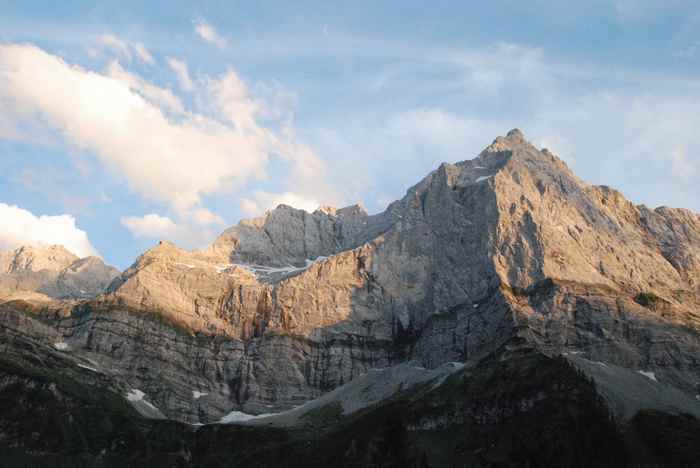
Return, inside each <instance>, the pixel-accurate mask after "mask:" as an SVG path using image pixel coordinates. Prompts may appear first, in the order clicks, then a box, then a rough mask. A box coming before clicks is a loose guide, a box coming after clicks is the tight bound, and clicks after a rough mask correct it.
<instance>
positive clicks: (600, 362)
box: [595, 361, 608, 367]
mask: <svg viewBox="0 0 700 468" xmlns="http://www.w3.org/2000/svg"><path fill="white" fill-rule="evenodd" d="M595 363H596V364H598V365H599V366H603V367H608V365H607V364H605V363H604V362H603V361H596V362H595Z"/></svg>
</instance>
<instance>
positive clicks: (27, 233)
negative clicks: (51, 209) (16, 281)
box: [0, 203, 98, 257]
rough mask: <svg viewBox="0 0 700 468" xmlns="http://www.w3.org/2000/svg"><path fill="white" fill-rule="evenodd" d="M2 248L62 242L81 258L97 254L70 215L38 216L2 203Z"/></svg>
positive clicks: (0, 238) (0, 216) (0, 205)
mask: <svg viewBox="0 0 700 468" xmlns="http://www.w3.org/2000/svg"><path fill="white" fill-rule="evenodd" d="M0 219H2V222H1V223H0V250H12V249H16V248H17V247H21V246H23V245H52V244H60V245H63V246H64V247H65V248H66V249H68V250H70V251H71V252H73V253H74V254H76V255H78V256H79V257H87V256H90V255H98V253H97V250H95V248H94V247H93V246H92V244H90V241H89V239H88V236H87V233H86V232H85V231H83V230H81V229H78V227H77V226H76V224H75V218H74V217H72V216H70V215H65V214H64V215H56V216H48V215H41V216H36V215H34V214H33V213H31V212H30V211H27V210H24V209H22V208H20V207H18V206H14V205H6V204H5V203H0Z"/></svg>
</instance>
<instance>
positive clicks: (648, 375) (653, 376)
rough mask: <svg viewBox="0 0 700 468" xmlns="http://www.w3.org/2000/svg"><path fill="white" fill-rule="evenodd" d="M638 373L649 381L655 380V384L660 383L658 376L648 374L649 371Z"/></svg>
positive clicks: (651, 373)
mask: <svg viewBox="0 0 700 468" xmlns="http://www.w3.org/2000/svg"><path fill="white" fill-rule="evenodd" d="M637 373H639V374H642V375H643V376H644V377H646V378H647V379H651V380H653V381H654V382H658V380H656V374H654V373H653V372H647V371H643V370H638V371H637Z"/></svg>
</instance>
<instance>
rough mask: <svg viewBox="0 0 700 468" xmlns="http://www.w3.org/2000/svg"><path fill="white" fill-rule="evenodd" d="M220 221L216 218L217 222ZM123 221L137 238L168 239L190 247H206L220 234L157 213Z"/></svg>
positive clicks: (131, 217) (127, 218)
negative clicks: (177, 221)
mask: <svg viewBox="0 0 700 468" xmlns="http://www.w3.org/2000/svg"><path fill="white" fill-rule="evenodd" d="M209 214H210V215H212V216H214V217H216V215H213V214H211V213H209ZM218 221H219V220H218V219H215V224H218ZM121 223H122V225H123V226H124V227H126V228H127V229H128V230H129V231H130V232H131V234H132V235H133V236H134V237H136V238H143V239H158V240H167V241H171V242H173V243H175V244H177V245H179V246H182V247H184V248H188V249H202V248H205V247H206V246H207V245H209V243H210V242H211V241H212V240H213V239H214V238H216V235H217V234H218V231H217V230H214V229H209V228H206V227H203V226H201V225H200V226H197V225H193V224H191V223H188V222H183V223H176V222H175V221H173V220H172V219H170V218H168V217H167V216H161V215H158V214H155V213H150V214H147V215H145V216H140V217H139V216H129V217H124V218H122V219H121ZM202 224H206V223H202Z"/></svg>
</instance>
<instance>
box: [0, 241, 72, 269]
mask: <svg viewBox="0 0 700 468" xmlns="http://www.w3.org/2000/svg"><path fill="white" fill-rule="evenodd" d="M76 260H78V256H77V255H75V254H73V253H72V252H70V251H69V250H68V249H66V248H65V247H64V246H62V245H49V246H41V245H25V246H21V247H18V248H16V249H14V250H11V251H6V252H0V272H3V273H14V272H20V271H40V270H49V271H59V270H61V269H63V268H66V267H68V266H69V265H70V264H71V263H73V262H74V261H76Z"/></svg>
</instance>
